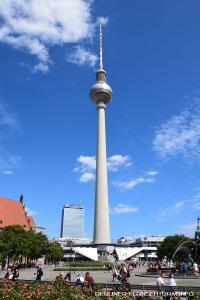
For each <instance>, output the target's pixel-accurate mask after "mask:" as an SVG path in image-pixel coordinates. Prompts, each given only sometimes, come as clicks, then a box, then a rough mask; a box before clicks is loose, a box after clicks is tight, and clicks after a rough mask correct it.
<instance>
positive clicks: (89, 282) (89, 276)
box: [84, 272, 94, 288]
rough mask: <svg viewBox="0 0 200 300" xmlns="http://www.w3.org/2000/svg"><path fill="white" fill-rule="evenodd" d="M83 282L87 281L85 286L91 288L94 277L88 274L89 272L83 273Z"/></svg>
mask: <svg viewBox="0 0 200 300" xmlns="http://www.w3.org/2000/svg"><path fill="white" fill-rule="evenodd" d="M84 280H85V282H86V283H87V287H88V288H93V287H94V279H93V277H92V276H91V275H90V273H89V272H86V273H85V279H84Z"/></svg>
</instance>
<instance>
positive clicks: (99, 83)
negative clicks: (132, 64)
mask: <svg viewBox="0 0 200 300" xmlns="http://www.w3.org/2000/svg"><path fill="white" fill-rule="evenodd" d="M90 97H91V100H92V101H93V102H94V103H95V104H96V108H97V119H98V120H97V154H96V189H95V215H94V236H93V242H94V244H97V245H98V244H110V224H109V208H108V182H107V161H106V127H105V110H106V105H107V104H108V103H109V102H110V101H111V98H112V89H111V87H110V86H109V85H108V83H107V82H106V71H105V70H104V69H103V61H102V27H101V25H100V60H99V69H98V70H97V72H96V83H95V84H93V86H92V87H91V89H90Z"/></svg>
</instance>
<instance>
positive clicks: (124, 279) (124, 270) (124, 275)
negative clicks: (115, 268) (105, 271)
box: [120, 266, 128, 288]
mask: <svg viewBox="0 0 200 300" xmlns="http://www.w3.org/2000/svg"><path fill="white" fill-rule="evenodd" d="M120 275H121V283H122V287H123V288H125V286H126V283H127V279H128V272H127V268H126V267H125V266H124V267H122V268H121V271H120Z"/></svg>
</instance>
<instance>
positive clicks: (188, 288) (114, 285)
mask: <svg viewBox="0 0 200 300" xmlns="http://www.w3.org/2000/svg"><path fill="white" fill-rule="evenodd" d="M17 281H19V282H26V283H37V284H42V283H49V282H53V281H47V280H42V281H35V280H21V279H19V280H17ZM69 285H71V286H74V287H75V286H76V285H77V284H76V282H69ZM94 287H98V288H106V289H108V290H111V289H115V290H116V289H118V288H119V289H122V288H128V289H130V290H136V291H143V292H144V291H157V287H156V286H155V285H144V284H142V285H140V284H129V283H124V284H123V283H110V282H109V283H94ZM168 289H169V288H167V287H166V288H164V290H166V291H167V290H168ZM173 289H174V290H175V291H177V292H190V291H192V292H200V286H185V285H183V286H176V287H173Z"/></svg>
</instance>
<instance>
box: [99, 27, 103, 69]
mask: <svg viewBox="0 0 200 300" xmlns="http://www.w3.org/2000/svg"><path fill="white" fill-rule="evenodd" d="M99 70H103V47H102V24H101V23H100V24H99Z"/></svg>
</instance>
